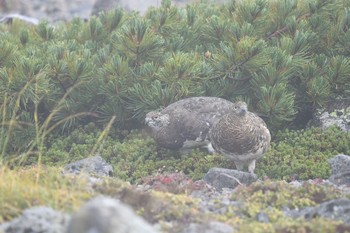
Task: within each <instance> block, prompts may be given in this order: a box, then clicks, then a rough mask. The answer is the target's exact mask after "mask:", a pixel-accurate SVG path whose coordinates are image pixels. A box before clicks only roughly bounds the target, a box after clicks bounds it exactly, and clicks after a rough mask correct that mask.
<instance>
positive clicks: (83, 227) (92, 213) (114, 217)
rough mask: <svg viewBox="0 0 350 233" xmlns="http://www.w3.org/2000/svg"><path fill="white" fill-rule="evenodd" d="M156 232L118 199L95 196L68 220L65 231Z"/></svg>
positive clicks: (101, 232)
mask: <svg viewBox="0 0 350 233" xmlns="http://www.w3.org/2000/svg"><path fill="white" fill-rule="evenodd" d="M87 232H93V233H140V232H142V233H156V232H157V231H156V230H155V229H154V228H153V227H152V226H151V225H150V224H149V223H147V222H146V221H145V220H144V219H142V218H141V217H139V216H138V215H137V214H136V213H135V212H134V211H133V210H132V209H131V208H130V207H129V206H127V205H125V204H123V203H121V202H120V201H118V200H116V199H113V198H108V197H97V198H94V199H92V200H91V201H89V202H87V203H86V204H85V205H84V206H83V207H82V208H81V209H80V210H79V211H78V212H77V213H75V214H74V215H73V217H72V219H71V221H70V222H69V225H68V228H67V232H66V233H87Z"/></svg>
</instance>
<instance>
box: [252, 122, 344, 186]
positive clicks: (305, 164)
mask: <svg viewBox="0 0 350 233" xmlns="http://www.w3.org/2000/svg"><path fill="white" fill-rule="evenodd" d="M349 142H350V136H349V134H348V133H346V132H343V131H341V130H340V129H339V128H337V127H331V128H328V129H326V130H322V129H320V128H311V129H308V130H297V131H289V130H285V131H279V132H278V133H277V134H276V136H275V139H274V140H273V142H272V143H271V148H270V150H269V151H268V152H267V153H266V154H265V155H264V157H263V158H262V159H261V161H260V162H259V165H258V166H257V169H256V171H257V173H258V174H259V175H261V176H268V177H270V178H275V179H287V180H291V179H303V180H306V179H312V178H317V177H318V178H328V177H329V175H330V166H329V164H328V162H327V160H328V159H330V158H332V157H334V156H335V155H337V154H339V153H344V154H350V143H349Z"/></svg>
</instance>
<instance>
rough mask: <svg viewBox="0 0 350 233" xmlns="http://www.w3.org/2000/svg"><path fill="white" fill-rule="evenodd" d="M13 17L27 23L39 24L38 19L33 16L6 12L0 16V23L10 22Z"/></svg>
mask: <svg viewBox="0 0 350 233" xmlns="http://www.w3.org/2000/svg"><path fill="white" fill-rule="evenodd" d="M14 19H18V20H21V21H23V22H26V23H28V24H33V25H37V24H39V20H38V19H36V18H33V17H28V16H25V15H20V14H8V15H5V16H3V17H2V18H0V23H5V24H11V23H12V21H13V20H14Z"/></svg>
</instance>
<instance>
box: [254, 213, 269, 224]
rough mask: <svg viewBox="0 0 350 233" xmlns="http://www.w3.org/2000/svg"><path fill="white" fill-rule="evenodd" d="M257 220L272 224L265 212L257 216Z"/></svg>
mask: <svg viewBox="0 0 350 233" xmlns="http://www.w3.org/2000/svg"><path fill="white" fill-rule="evenodd" d="M256 220H258V221H259V222H264V223H269V222H270V218H269V216H268V215H267V214H266V213H264V212H259V213H258V214H257V215H256Z"/></svg>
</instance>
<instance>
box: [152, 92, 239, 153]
mask: <svg viewBox="0 0 350 233" xmlns="http://www.w3.org/2000/svg"><path fill="white" fill-rule="evenodd" d="M232 109H233V103H232V102H230V101H228V100H225V99H221V98H217V97H191V98H186V99H182V100H179V101H177V102H175V103H172V104H170V105H169V106H167V107H166V108H164V109H163V110H161V111H152V112H149V113H148V114H147V115H146V118H145V123H146V124H147V125H148V126H149V128H150V129H151V136H152V137H153V138H154V139H155V141H156V142H157V144H158V145H159V146H161V147H165V148H168V149H188V148H195V147H205V146H207V145H208V143H209V141H208V140H207V139H208V137H207V134H208V132H209V129H210V127H211V126H212V125H213V124H214V123H215V122H216V121H217V120H218V119H220V118H221V117H222V116H223V115H225V114H227V113H228V112H229V111H232Z"/></svg>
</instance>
